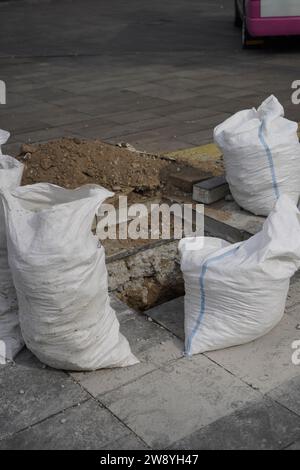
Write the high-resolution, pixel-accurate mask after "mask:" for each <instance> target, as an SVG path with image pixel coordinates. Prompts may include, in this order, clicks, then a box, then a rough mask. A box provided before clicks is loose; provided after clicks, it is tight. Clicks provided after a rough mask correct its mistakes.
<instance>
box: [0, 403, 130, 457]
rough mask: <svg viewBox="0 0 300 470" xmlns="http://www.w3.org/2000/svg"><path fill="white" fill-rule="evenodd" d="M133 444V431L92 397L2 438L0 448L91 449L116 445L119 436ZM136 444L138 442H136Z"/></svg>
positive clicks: (123, 442)
mask: <svg viewBox="0 0 300 470" xmlns="http://www.w3.org/2000/svg"><path fill="white" fill-rule="evenodd" d="M120 439H122V441H121V444H123V446H124V445H125V442H126V440H127V439H128V445H129V444H130V443H131V444H134V442H135V440H132V439H133V438H132V436H131V433H130V431H129V430H128V429H127V428H126V427H125V426H124V425H122V423H120V422H119V421H118V420H117V419H116V418H115V417H114V416H112V414H111V413H110V412H109V411H107V410H105V409H104V408H101V406H100V404H99V403H98V402H96V401H95V400H93V399H90V400H88V401H86V402H84V403H82V404H81V405H80V406H74V407H72V408H69V409H67V410H66V411H64V412H63V413H59V414H56V415H55V416H52V417H51V418H48V419H46V420H44V421H43V422H41V423H39V424H36V425H35V426H32V427H30V428H28V429H26V430H24V431H22V432H18V433H17V434H14V435H13V436H11V437H9V438H6V439H3V440H0V449H1V450H5V449H6V450H7V449H10V450H17V449H20V450H62V449H63V450H92V449H94V450H95V449H102V448H103V447H104V448H110V446H111V447H112V448H113V447H114V446H115V445H116V444H117V443H118V442H119V440H120ZM135 443H136V444H137V443H138V441H137V442H135Z"/></svg>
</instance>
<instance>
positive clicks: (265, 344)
mask: <svg viewBox="0 0 300 470" xmlns="http://www.w3.org/2000/svg"><path fill="white" fill-rule="evenodd" d="M296 326H297V320H296V319H295V318H294V317H293V316H290V315H285V316H284V318H283V319H282V321H281V322H280V323H279V324H278V325H277V326H276V327H275V328H274V329H273V330H272V331H271V332H270V333H269V334H267V335H265V336H263V337H262V338H259V339H257V340H256V341H253V342H251V343H248V344H244V345H242V346H237V347H234V348H228V349H225V350H220V351H214V352H210V353H207V356H208V357H210V358H211V359H212V360H213V361H215V362H217V363H218V364H220V365H222V366H223V367H224V368H225V369H226V370H228V371H230V372H231V373H232V374H234V375H235V376H237V377H239V378H240V379H241V380H243V381H244V382H246V383H247V384H249V385H251V386H252V387H255V388H257V389H258V390H260V391H261V392H263V393H267V392H270V391H271V390H272V389H273V388H275V387H277V386H279V385H281V384H282V383H284V382H285V381H287V380H289V379H292V378H294V377H297V376H298V375H299V374H300V370H299V367H297V366H295V365H294V364H293V363H292V354H293V352H294V351H293V349H292V342H293V341H294V340H295V339H297V338H298V337H299V330H297V329H296Z"/></svg>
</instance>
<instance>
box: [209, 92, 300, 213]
mask: <svg viewBox="0 0 300 470" xmlns="http://www.w3.org/2000/svg"><path fill="white" fill-rule="evenodd" d="M283 116H284V109H283V107H282V106H281V104H280V103H279V101H278V100H277V98H275V97H274V96H270V97H269V98H268V99H267V100H266V101H264V102H263V103H262V105H261V106H260V107H259V108H258V109H257V110H256V109H254V108H253V109H248V110H245V111H240V112H238V113H236V114H235V115H234V116H232V117H230V118H229V119H227V120H226V121H225V122H223V124H220V125H219V126H217V127H216V128H215V130H214V140H215V142H216V144H218V146H219V147H220V149H221V150H222V152H223V158H224V164H225V171H226V179H227V181H228V183H229V186H230V190H231V193H232V195H233V197H234V199H235V201H236V202H237V203H238V204H239V205H240V206H241V207H243V208H244V209H246V210H248V211H250V212H253V213H254V214H256V215H263V216H268V215H269V213H270V212H271V210H272V209H273V207H274V205H275V203H276V201H277V199H278V198H279V196H281V195H282V194H287V195H288V196H289V197H290V198H291V199H292V200H293V201H294V202H295V203H296V204H297V203H298V201H299V196H300V144H299V139H298V135H297V130H298V124H297V123H296V122H292V121H289V120H287V119H285V118H284V117H283Z"/></svg>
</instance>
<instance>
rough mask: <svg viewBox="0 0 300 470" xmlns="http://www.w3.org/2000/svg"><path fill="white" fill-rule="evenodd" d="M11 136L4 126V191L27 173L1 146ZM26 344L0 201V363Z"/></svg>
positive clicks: (0, 179) (0, 166) (0, 183)
mask: <svg viewBox="0 0 300 470" xmlns="http://www.w3.org/2000/svg"><path fill="white" fill-rule="evenodd" d="M9 135H10V134H9V132H7V131H4V130H2V129H0V190H1V189H4V188H7V189H12V188H16V187H17V186H19V185H20V184H21V179H22V174H23V165H22V163H20V162H18V160H16V159H14V158H13V157H10V156H8V155H2V152H1V145H3V144H5V142H6V141H7V140H8V138H9ZM23 346H24V342H23V339H22V335H21V330H20V326H19V318H18V305H17V295H16V291H15V288H14V284H13V280H12V276H11V272H10V269H9V266H8V259H7V244H6V233H5V217H4V211H3V206H2V202H1V201H0V363H5V362H6V361H8V360H9V361H11V360H13V359H14V357H15V356H16V355H17V354H18V352H19V351H20V350H21V349H22V348H23Z"/></svg>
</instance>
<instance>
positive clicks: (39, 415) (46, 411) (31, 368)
mask: <svg viewBox="0 0 300 470" xmlns="http://www.w3.org/2000/svg"><path fill="white" fill-rule="evenodd" d="M0 397H1V409H0V423H1V425H0V439H1V438H4V437H6V436H8V435H9V434H13V433H16V432H18V431H20V430H22V429H24V428H26V427H27V426H32V425H34V424H35V423H38V422H39V421H41V420H43V419H46V418H47V417H49V416H51V415H53V414H56V413H59V412H60V411H62V410H64V409H66V408H69V407H71V406H73V405H75V404H77V403H81V402H83V401H84V400H87V399H88V398H89V396H88V394H87V393H86V392H85V391H84V390H83V389H82V388H81V387H80V386H79V385H77V384H76V383H74V381H73V380H72V379H71V378H70V377H68V375H67V374H65V373H64V372H61V371H55V370H53V369H50V368H43V366H42V364H41V363H40V362H39V361H38V360H37V359H36V358H34V356H33V355H32V354H31V353H30V352H29V351H27V350H24V351H22V352H21V353H20V354H19V356H18V357H17V360H16V364H15V365H8V366H5V367H1V368H0Z"/></svg>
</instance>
